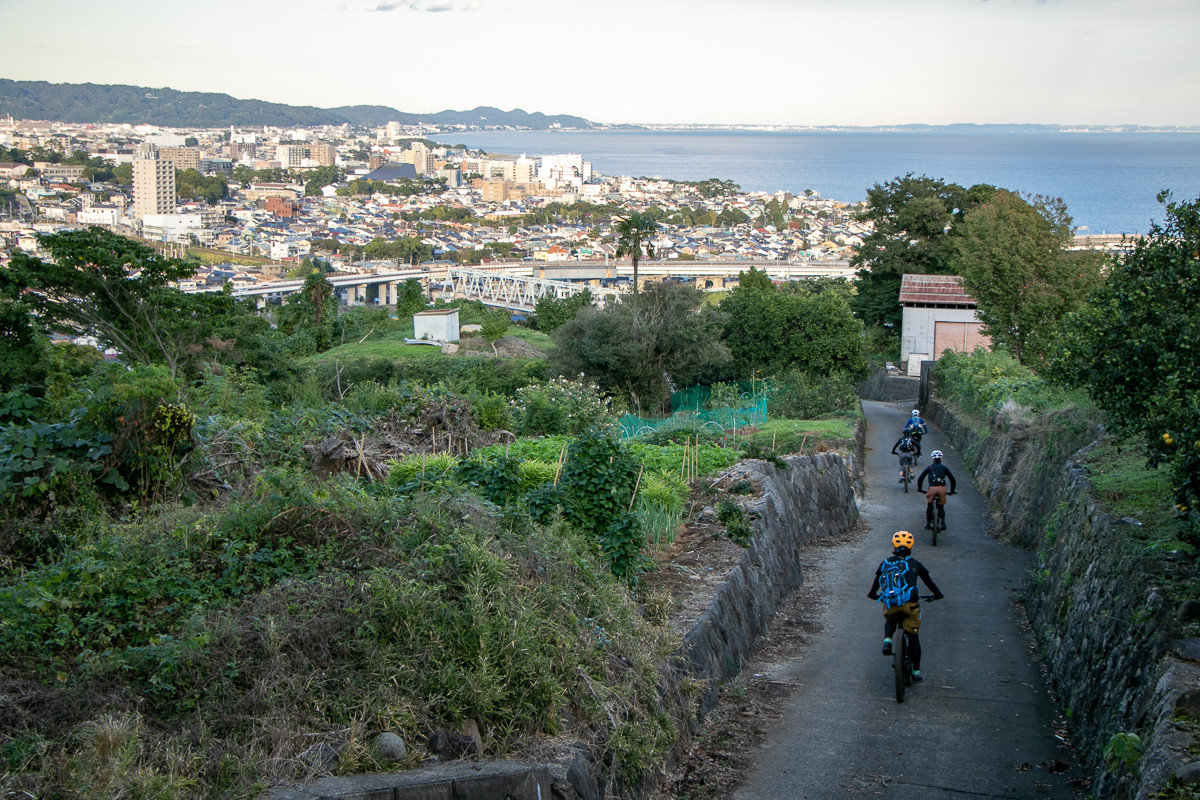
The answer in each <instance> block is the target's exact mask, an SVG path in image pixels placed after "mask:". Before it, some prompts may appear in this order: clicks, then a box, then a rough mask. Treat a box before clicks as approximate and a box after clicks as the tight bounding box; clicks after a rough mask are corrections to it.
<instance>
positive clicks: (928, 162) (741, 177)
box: [438, 130, 1200, 233]
mask: <svg viewBox="0 0 1200 800" xmlns="http://www.w3.org/2000/svg"><path fill="white" fill-rule="evenodd" d="M438 138H439V139H440V140H441V141H443V142H445V143H446V144H466V145H469V146H471V147H480V148H483V149H484V150H487V151H488V152H492V153H511V154H520V153H525V154H527V155H529V156H531V157H537V156H541V155H545V154H550V153H579V154H581V155H582V156H583V157H584V159H585V160H587V161H590V162H591V163H592V166H593V168H594V169H595V170H596V171H597V172H599V173H601V174H603V175H614V176H618V175H630V176H634V177H640V176H648V177H661V178H673V179H675V180H688V181H691V180H703V179H705V178H721V179H728V180H732V181H734V182H735V183H737V184H738V185H739V186H741V187H742V189H743V190H746V191H758V190H761V191H768V192H774V191H778V190H784V191H790V192H792V193H794V194H800V193H802V192H804V190H806V189H811V190H813V191H814V192H816V193H818V194H819V195H820V196H822V197H827V198H832V199H835V200H844V201H847V202H858V201H860V200H863V199H864V198H865V197H866V194H867V190H868V189H870V188H871V187H872V186H874V185H875V184H877V183H886V182H887V181H890V180H893V179H895V178H898V177H903V176H904V175H906V174H908V173H910V172H911V173H913V174H915V175H926V176H928V177H931V178H940V179H942V180H944V181H946V182H947V183H957V184H960V185H962V186H972V185H974V184H977V183H986V184H991V185H993V186H999V187H1002V188H1005V189H1010V190H1013V191H1017V192H1021V193H1025V194H1040V195H1047V196H1050V197H1061V198H1062V199H1063V200H1064V201H1066V204H1067V209H1068V211H1069V213H1070V214H1071V217H1072V218H1073V220H1074V224H1075V226H1076V227H1078V228H1084V229H1086V231H1085V232H1088V233H1147V232H1148V231H1149V229H1150V224H1151V222H1158V223H1161V222H1162V221H1163V216H1164V209H1163V207H1162V206H1161V205H1160V204H1159V203H1158V202H1157V200H1156V199H1155V198H1156V197H1157V195H1158V193H1159V192H1160V191H1161V190H1163V189H1169V190H1171V191H1172V192H1173V195H1174V198H1175V199H1176V200H1195V199H1197V198H1198V197H1200V133H1082V132H1079V133H1075V132H1061V133H1060V132H1046V131H1037V132H1034V131H1028V132H1024V131H1023V132H989V131H961V130H944V131H941V130H935V131H921V132H915V131H896V132H873V131H872V132H867V131H788V132H784V131H695V130H688V131H603V132H590V131H526V132H479V133H461V134H458V133H454V134H445V135H442V136H440V137H438Z"/></svg>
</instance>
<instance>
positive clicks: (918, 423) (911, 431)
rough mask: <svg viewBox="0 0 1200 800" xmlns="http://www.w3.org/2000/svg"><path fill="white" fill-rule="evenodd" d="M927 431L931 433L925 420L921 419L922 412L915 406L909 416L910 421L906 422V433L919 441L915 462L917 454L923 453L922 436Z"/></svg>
mask: <svg viewBox="0 0 1200 800" xmlns="http://www.w3.org/2000/svg"><path fill="white" fill-rule="evenodd" d="M927 433H929V426H928V425H926V424H925V420H923V419H921V412H920V411H918V410H917V409H915V408H914V409H913V410H912V414H911V415H910V416H909V418H908V422H906V423H904V435H905V436H911V437H912V438H913V439H915V440H916V441H917V445H918V448H917V455H916V456H913V463H914V464H915V463H917V456H919V455H921V452H920V444H921V437H922V436H924V435H925V434H927Z"/></svg>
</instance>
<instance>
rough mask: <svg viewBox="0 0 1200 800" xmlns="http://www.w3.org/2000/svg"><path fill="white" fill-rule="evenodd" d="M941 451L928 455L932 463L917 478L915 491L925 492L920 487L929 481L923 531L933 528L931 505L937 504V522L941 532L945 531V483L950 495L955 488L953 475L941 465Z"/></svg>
mask: <svg viewBox="0 0 1200 800" xmlns="http://www.w3.org/2000/svg"><path fill="white" fill-rule="evenodd" d="M942 455H943V454H942V451H941V450H934V451H933V452H932V453H930V454H929V457H930V458H932V459H933V463H932V464H930V465H929V466H928V467H926V468H925V471H924V472H922V473H921V474H920V475H919V476H918V477H917V491H918V492H925V490H924V489H922V488H921V485H922V484H923V483H925V479H926V478H928V479H929V490H928V491H927V492H925V500H926V501H927V502H926V506H925V529H926V530H931V529H932V528H933V505H934V503H935V502H936V503H937V514H938V522H939V523H940V524H941V526H942V530H946V482H947V481H949V482H950V494H954V489H955V486H956V485H957V484H956V482H955V480H954V473H953V472H951V471H950V469H949V468H948V467H947V466H946V465H945V464H943V463H942Z"/></svg>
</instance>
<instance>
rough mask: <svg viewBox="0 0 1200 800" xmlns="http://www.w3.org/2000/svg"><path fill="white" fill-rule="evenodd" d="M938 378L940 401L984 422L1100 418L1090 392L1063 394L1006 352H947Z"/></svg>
mask: <svg viewBox="0 0 1200 800" xmlns="http://www.w3.org/2000/svg"><path fill="white" fill-rule="evenodd" d="M933 374H934V378H935V379H936V381H937V394H938V396H939V397H940V398H943V399H946V400H949V401H950V402H952V403H954V404H955V405H956V406H957V407H958V408H960V409H961V410H963V411H965V412H966V413H967V414H969V415H971V416H972V417H975V418H976V419H979V420H993V419H997V421H999V422H1001V423H1002V424H1003V423H1006V422H1013V421H1017V422H1022V421H1029V419H1032V418H1037V417H1044V416H1046V415H1048V414H1052V413H1054V412H1073V411H1078V412H1080V413H1083V414H1094V406H1093V405H1092V403H1091V401H1090V400H1088V398H1087V394H1086V393H1085V392H1082V391H1078V390H1066V389H1063V388H1062V387H1061V386H1058V385H1056V384H1054V383H1053V382H1052V381H1050V380H1048V379H1047V378H1045V377H1043V376H1041V375H1038V374H1037V373H1036V372H1034V371H1033V370H1032V369H1030V368H1029V367H1026V366H1023V365H1021V364H1020V363H1019V362H1018V361H1017V360H1016V359H1015V358H1013V357H1012V356H1011V355H1009V354H1008V353H1006V352H1004V351H1003V350H975V351H974V352H972V353H969V354H965V353H951V352H947V353H944V354H943V355H942V357H941V358H939V359H938V361H937V363H936V364H935V365H934V368H933Z"/></svg>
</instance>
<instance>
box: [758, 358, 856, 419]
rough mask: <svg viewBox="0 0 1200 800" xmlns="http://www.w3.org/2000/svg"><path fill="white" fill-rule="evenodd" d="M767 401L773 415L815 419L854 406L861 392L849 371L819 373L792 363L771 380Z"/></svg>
mask: <svg viewBox="0 0 1200 800" xmlns="http://www.w3.org/2000/svg"><path fill="white" fill-rule="evenodd" d="M767 403H768V404H769V406H770V409H771V415H772V416H774V417H786V418H788V419H812V418H813V417H819V416H822V415H824V414H832V413H834V412H838V411H845V410H847V409H851V408H854V407H855V406H856V404H857V403H858V394H857V392H856V389H855V384H854V380H853V378H852V377H851V376H850V375H849V374H847V373H844V372H834V373H831V374H828V375H817V374H812V373H808V372H804V371H801V370H800V369H798V368H796V367H792V368H790V369H788V370H786V371H785V372H783V373H781V374H780V375H778V376H776V377H775V379H773V380H772V381H771V382H770V383H769V388H768V395H767Z"/></svg>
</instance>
